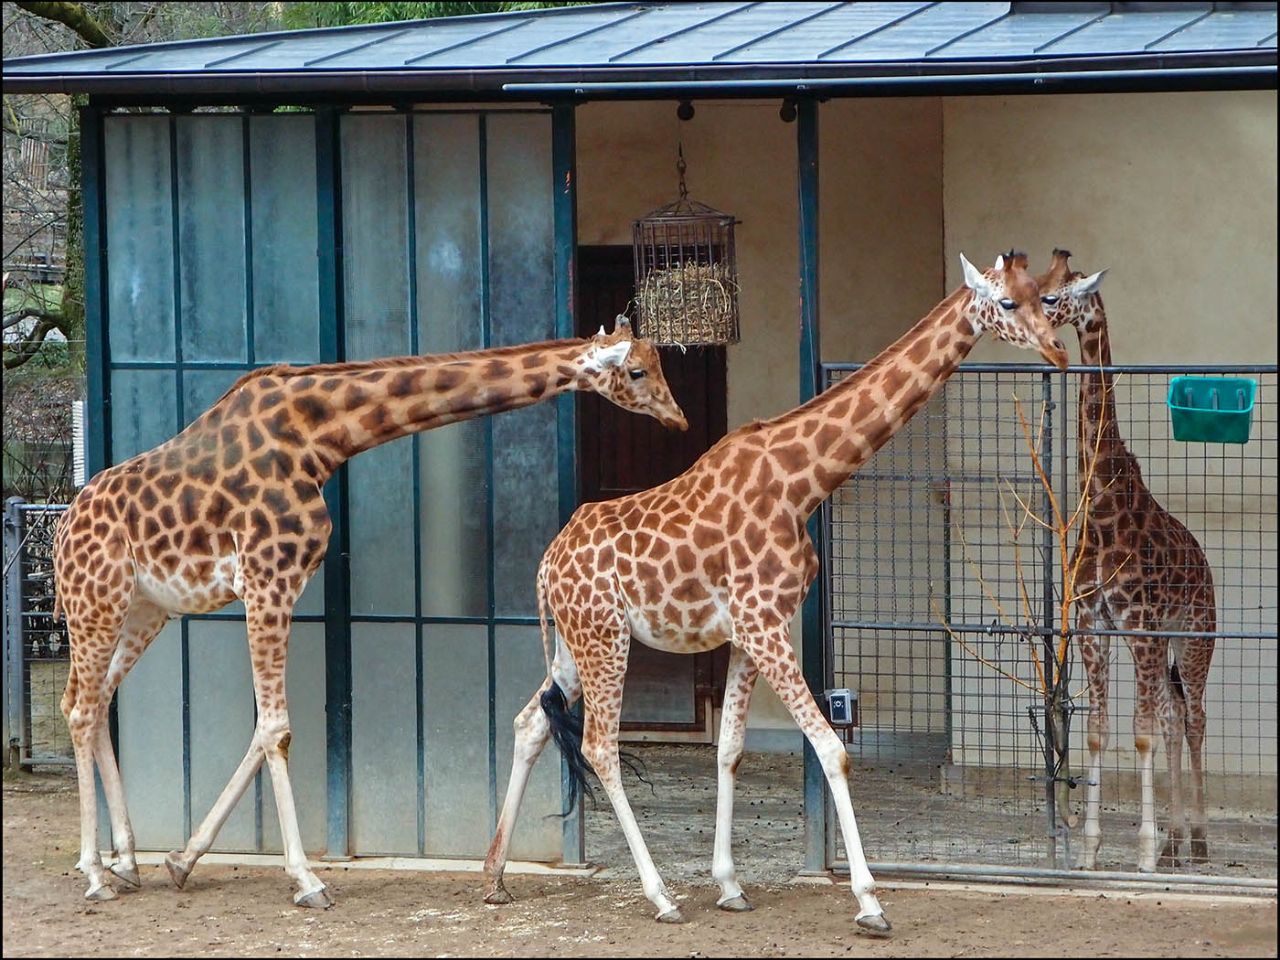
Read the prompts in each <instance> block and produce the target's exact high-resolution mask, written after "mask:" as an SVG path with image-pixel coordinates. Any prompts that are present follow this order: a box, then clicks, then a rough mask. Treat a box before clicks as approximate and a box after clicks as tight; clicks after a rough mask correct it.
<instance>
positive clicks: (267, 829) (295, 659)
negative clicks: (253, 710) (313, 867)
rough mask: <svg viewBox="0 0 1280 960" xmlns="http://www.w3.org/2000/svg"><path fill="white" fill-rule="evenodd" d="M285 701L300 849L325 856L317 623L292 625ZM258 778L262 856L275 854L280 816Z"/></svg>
mask: <svg viewBox="0 0 1280 960" xmlns="http://www.w3.org/2000/svg"><path fill="white" fill-rule="evenodd" d="M285 683H286V687H285V693H286V695H287V696H288V697H289V726H290V728H291V729H292V731H293V740H292V741H291V742H290V744H289V780H290V782H291V783H292V784H293V805H294V807H295V809H296V811H297V814H298V830H299V831H300V832H301V834H302V848H303V849H304V850H306V851H307V853H308V855H310V856H316V855H317V854H321V853H323V852H324V851H325V844H326V841H327V839H328V838H327V835H326V833H325V830H326V821H327V817H326V811H327V810H328V805H327V799H326V798H327V794H326V784H325V771H326V766H325V709H324V705H325V670H324V627H323V626H322V625H321V624H318V623H295V624H294V625H293V633H292V634H291V635H290V637H289V666H288V676H287V679H286V681H285ZM259 776H260V777H261V778H262V846H263V849H264V850H265V851H266V852H267V853H280V852H281V851H282V850H283V849H284V848H283V845H282V844H281V843H280V816H279V814H278V813H276V800H275V792H274V789H273V788H272V785H271V778H270V776H269V775H268V774H267V773H265V772H263V773H261V774H259Z"/></svg>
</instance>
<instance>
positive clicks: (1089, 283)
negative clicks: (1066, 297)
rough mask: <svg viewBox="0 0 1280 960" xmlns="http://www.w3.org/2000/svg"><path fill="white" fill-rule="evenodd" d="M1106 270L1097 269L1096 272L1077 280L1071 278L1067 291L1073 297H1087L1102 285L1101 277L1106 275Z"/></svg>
mask: <svg viewBox="0 0 1280 960" xmlns="http://www.w3.org/2000/svg"><path fill="white" fill-rule="evenodd" d="M1106 273H1107V271H1106V270H1099V271H1098V272H1097V273H1095V274H1093V275H1091V276H1088V277H1081V278H1080V279H1079V280H1072V281H1071V284H1070V286H1068V287H1067V291H1068V292H1069V293H1070V294H1071V296H1073V297H1087V296H1089V294H1091V293H1096V292H1097V290H1098V288H1099V287H1100V286H1102V278H1103V277H1104V276H1106Z"/></svg>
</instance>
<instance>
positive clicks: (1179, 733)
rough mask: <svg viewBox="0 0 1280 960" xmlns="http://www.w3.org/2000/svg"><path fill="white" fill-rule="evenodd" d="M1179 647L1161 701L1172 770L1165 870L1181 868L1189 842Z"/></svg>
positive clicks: (1161, 863)
mask: <svg viewBox="0 0 1280 960" xmlns="http://www.w3.org/2000/svg"><path fill="white" fill-rule="evenodd" d="M1180 646H1181V645H1180V644H1179V643H1175V644H1173V648H1174V658H1173V662H1172V664H1170V667H1169V670H1168V676H1167V682H1166V684H1165V690H1164V694H1163V696H1162V697H1161V701H1162V704H1161V705H1162V709H1161V711H1160V719H1161V724H1162V731H1161V732H1162V733H1163V734H1164V753H1165V762H1166V763H1167V764H1168V766H1169V828H1168V837H1167V838H1166V840H1165V844H1164V847H1163V848H1162V849H1161V851H1160V859H1159V860H1158V861H1157V863H1158V865H1159V866H1162V867H1178V866H1181V865H1182V861H1181V860H1180V859H1179V854H1180V853H1181V850H1182V844H1183V841H1185V840H1186V838H1187V815H1186V811H1185V810H1184V808H1183V798H1182V790H1183V787H1182V741H1183V739H1184V734H1185V731H1186V726H1187V704H1186V699H1185V698H1186V691H1185V690H1184V688H1183V686H1182V680H1181V677H1180V676H1179V675H1178V672H1177V658H1178V652H1179V648H1180Z"/></svg>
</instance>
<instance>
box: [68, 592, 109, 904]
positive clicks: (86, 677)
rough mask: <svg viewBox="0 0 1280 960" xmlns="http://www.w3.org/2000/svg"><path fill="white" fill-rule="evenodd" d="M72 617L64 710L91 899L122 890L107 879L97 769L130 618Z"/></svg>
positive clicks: (80, 863) (84, 870) (82, 859)
mask: <svg viewBox="0 0 1280 960" xmlns="http://www.w3.org/2000/svg"><path fill="white" fill-rule="evenodd" d="M67 619H68V627H69V628H70V631H71V638H72V643H71V673H70V675H69V676H68V678H67V692H66V694H64V695H63V698H62V711H63V714H64V715H65V716H66V718H67V728H68V730H70V733H71V744H72V748H73V749H74V751H75V759H76V786H77V788H78V790H79V794H80V859H79V860H78V861H77V862H76V869H78V870H79V871H80V872H81V873H83V874H84V875H85V876H86V877H88V879H89V889H88V890H87V891H85V895H84V896H85V899H86V900H113V899H115V896H116V892H115V890H114V889H113V888H112V887H111V885H110V883H108V882H107V879H108V873H107V871H106V869H105V868H104V867H103V865H102V855H101V854H100V853H99V851H98V788H97V784H96V782H95V781H94V776H93V771H94V752H95V747H96V745H97V742H98V738H99V737H100V736H101V735H102V733H103V732H105V731H106V727H107V701H106V699H105V698H104V697H103V691H104V687H105V682H104V681H105V678H106V674H107V668H108V665H109V664H110V662H111V652H112V650H113V649H114V648H115V645H116V642H117V640H118V637H119V632H120V625H121V623H122V622H123V619H124V617H123V616H119V617H118V619H116V618H110V617H106V618H102V619H99V620H98V621H97V622H96V623H95V624H94V626H92V627H90V626H87V625H84V624H81V623H79V622H78V619H77V618H76V617H75V616H74V615H73V614H72V613H71V611H68V615H67ZM113 619H114V622H112V620H113ZM104 620H105V621H106V622H105V623H104V622H103V621H104Z"/></svg>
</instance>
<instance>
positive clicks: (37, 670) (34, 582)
mask: <svg viewBox="0 0 1280 960" xmlns="http://www.w3.org/2000/svg"><path fill="white" fill-rule="evenodd" d="M64 510H66V507H65V506H63V505H52V504H40V503H23V502H22V501H21V500H19V499H17V498H16V497H15V498H13V499H11V500H9V501H8V502H7V503H6V504H5V516H4V534H5V535H4V547H5V549H4V579H5V674H6V676H5V684H6V686H5V700H6V708H7V709H6V711H5V722H6V724H7V727H8V731H9V741H10V749H11V752H12V750H13V749H14V748H16V750H17V753H18V761H19V762H20V763H21V764H23V765H24V766H26V765H31V764H36V763H40V764H49V763H56V764H63V763H69V762H71V758H72V756H73V752H72V748H71V736H70V734H69V733H68V731H67V722H66V720H65V719H64V718H63V716H62V710H61V701H62V691H63V689H64V688H65V687H66V685H67V671H68V669H69V667H70V663H71V659H70V646H69V644H68V642H67V628H66V624H65V623H64V622H61V621H57V622H55V621H54V619H53V603H54V594H53V534H54V530H55V529H56V527H57V524H58V517H60V516H61V515H62V512H63V511H64Z"/></svg>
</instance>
